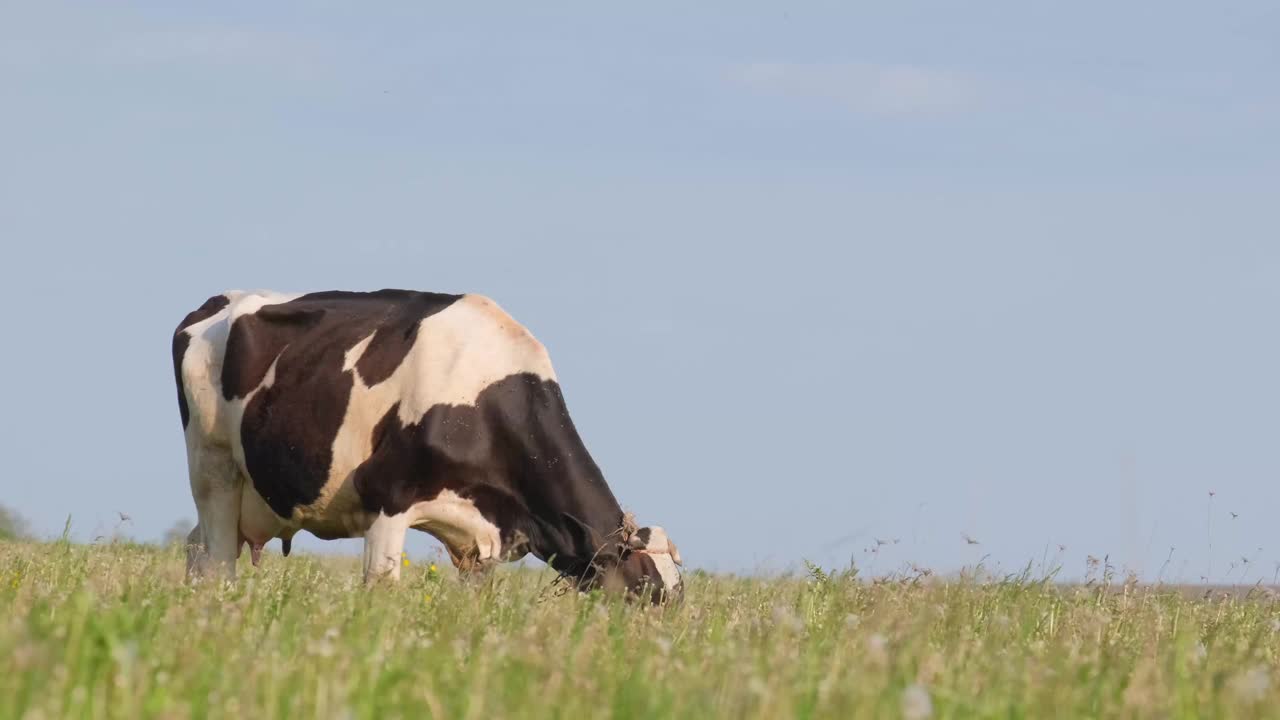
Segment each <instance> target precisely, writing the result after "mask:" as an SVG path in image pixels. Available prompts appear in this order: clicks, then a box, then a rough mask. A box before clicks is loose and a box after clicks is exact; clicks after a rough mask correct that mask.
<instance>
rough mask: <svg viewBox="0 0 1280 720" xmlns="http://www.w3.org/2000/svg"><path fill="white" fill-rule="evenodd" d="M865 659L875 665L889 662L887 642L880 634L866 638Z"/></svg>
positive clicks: (873, 634)
mask: <svg viewBox="0 0 1280 720" xmlns="http://www.w3.org/2000/svg"><path fill="white" fill-rule="evenodd" d="M867 657H868V658H869V659H870V660H871V662H873V663H875V664H877V665H884V664H885V663H887V662H889V640H888V639H887V638H885V636H883V635H881V634H880V633H872V634H871V635H869V636H868V637H867Z"/></svg>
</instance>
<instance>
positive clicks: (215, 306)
mask: <svg viewBox="0 0 1280 720" xmlns="http://www.w3.org/2000/svg"><path fill="white" fill-rule="evenodd" d="M229 302H231V301H230V300H229V299H228V298H227V296H226V295H214V296H213V297H211V298H209V299H208V300H205V301H204V304H203V305H201V306H200V307H198V308H196V309H195V310H192V311H191V312H189V313H187V316H186V317H185V318H183V319H182V322H180V323H178V328H177V329H176V330H174V331H173V377H174V381H175V382H176V383H177V385H178V414H179V415H181V416H182V429H183V430H186V429H187V423H188V422H190V420H191V409H190V408H188V407H187V392H186V388H185V387H183V384H182V358H183V357H185V356H186V354H187V347H188V346H189V345H190V344H191V336H190V335H188V334H187V333H185V332H183V330H186V329H187V328H189V327H191V326H192V325H195V324H196V323H198V322H200V321H202V320H207V319H209V318H210V317H213V316H214V315H216V314H218V312H219V311H221V310H222V309H223V308H225V307H226V306H227V303H229Z"/></svg>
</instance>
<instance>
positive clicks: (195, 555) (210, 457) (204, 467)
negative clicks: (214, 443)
mask: <svg viewBox="0 0 1280 720" xmlns="http://www.w3.org/2000/svg"><path fill="white" fill-rule="evenodd" d="M188 460H189V463H188V464H189V466H190V468H189V469H190V473H191V495H192V497H193V498H194V499H195V501H196V513H197V515H199V521H198V522H197V523H196V528H195V530H193V531H192V533H191V536H190V537H189V538H188V543H189V544H190V545H191V546H192V547H191V548H190V549H189V551H188V555H187V575H188V577H201V576H209V575H222V576H223V577H226V578H227V579H230V580H234V579H235V576H236V558H237V557H238V556H239V555H240V491H241V488H242V487H243V480H242V478H241V476H240V470H239V468H237V467H236V464H235V461H234V460H232V458H231V453H230V452H229V451H228V450H226V449H223V448H209V447H196V448H192V449H191V451H190V452H189V453H188Z"/></svg>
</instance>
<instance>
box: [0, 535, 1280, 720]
mask: <svg viewBox="0 0 1280 720" xmlns="http://www.w3.org/2000/svg"><path fill="white" fill-rule="evenodd" d="M182 557H183V556H182V549H181V548H180V547H176V546H174V547H167V548H166V547H157V546H147V545H136V544H127V543H116V544H103V545H97V546H86V545H78V544H73V543H67V542H54V543H31V542H0V720H3V719H7V718H63V717H75V718H150V717H154V718H220V717H236V718H277V717H278V718H284V717H293V718H302V717H320V718H409V717H428V718H559V717H590V718H646V719H648V720H652V719H653V718H666V717H673V718H716V717H724V718H790V717H803V718H808V717H813V718H826V717H837V718H849V717H859V718H879V717H886V718H898V717H901V718H915V719H920V718H970V717H1001V718H1020V717H1024V718H1050V717H1063V718H1067V717H1070V718H1084V717H1160V718H1170V717H1172V718H1200V717H1266V716H1276V715H1278V714H1280V682H1277V680H1280V678H1278V677H1277V673H1276V660H1277V655H1278V653H1280V606H1278V605H1277V602H1276V598H1275V597H1273V595H1272V594H1271V593H1270V592H1268V591H1265V590H1261V589H1254V590H1252V591H1247V592H1246V591H1241V592H1233V593H1208V596H1207V597H1206V596H1205V593H1203V592H1202V591H1197V592H1195V593H1189V592H1187V591H1186V590H1180V589H1177V588H1164V587H1156V586H1144V585H1141V584H1138V583H1136V582H1133V581H1129V582H1123V581H1118V580H1116V579H1114V578H1111V577H1109V576H1103V577H1100V578H1098V579H1097V580H1095V581H1094V582H1091V583H1089V584H1085V585H1076V586H1062V585H1057V584H1055V583H1053V582H1051V581H1050V579H1049V578H1034V577H1031V576H1029V575H1028V574H1026V573H1024V574H1021V575H1018V576H1014V577H1007V578H994V579H987V580H984V581H981V582H980V581H977V580H974V579H964V578H959V579H948V580H946V581H942V580H939V579H937V578H935V577H930V576H927V575H924V574H918V575H911V576H902V577H894V578H889V579H879V580H872V579H866V578H861V577H859V576H858V574H857V572H856V571H855V570H853V569H848V570H844V571H840V572H833V571H826V570H822V569H820V568H816V567H811V568H810V569H809V571H808V572H807V573H805V574H802V575H796V576H789V577H760V578H753V577H733V576H713V575H707V574H703V573H699V572H691V573H687V574H686V585H687V595H686V600H685V602H684V603H683V604H682V605H680V606H678V607H666V608H652V607H646V606H639V605H634V604H628V603H624V602H620V601H618V600H617V599H616V598H610V597H606V596H602V595H599V594H578V593H560V592H558V590H557V588H556V587H554V586H552V584H551V579H552V576H551V575H550V574H548V573H546V572H540V571H535V570H530V569H519V568H513V569H507V570H502V571H499V572H497V573H496V574H494V575H493V576H492V577H491V578H489V579H488V580H486V581H483V582H480V583H477V584H474V585H473V584H464V583H461V582H459V580H458V578H457V577H455V576H454V575H453V573H452V570H451V569H449V568H442V567H438V566H435V565H433V564H432V563H431V562H429V561H428V560H427V559H425V558H423V559H415V558H406V559H405V562H406V563H407V567H405V568H404V575H405V579H404V580H402V582H401V583H400V584H399V585H395V586H375V587H372V588H366V587H364V586H363V585H362V584H361V583H360V582H359V580H358V572H357V561H356V560H355V559H348V558H340V557H325V556H307V555H294V556H293V557H290V558H282V557H280V556H279V555H275V554H269V555H268V556H267V557H266V558H265V559H264V562H263V564H262V566H261V567H259V568H253V567H252V566H250V565H249V564H248V562H247V560H245V559H242V561H241V564H240V579H239V581H238V582H237V583H235V584H225V583H208V584H203V585H198V586H191V585H188V584H186V583H184V581H183V578H182V572H183V560H182Z"/></svg>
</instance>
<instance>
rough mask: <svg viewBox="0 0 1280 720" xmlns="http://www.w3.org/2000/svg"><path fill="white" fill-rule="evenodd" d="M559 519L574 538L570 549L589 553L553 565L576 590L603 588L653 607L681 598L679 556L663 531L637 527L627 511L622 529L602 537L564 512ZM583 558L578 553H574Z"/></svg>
mask: <svg viewBox="0 0 1280 720" xmlns="http://www.w3.org/2000/svg"><path fill="white" fill-rule="evenodd" d="M563 517H564V518H565V520H566V526H567V527H568V528H569V529H570V531H571V532H572V533H573V534H574V535H575V546H576V547H579V548H584V550H590V549H593V551H592V552H591V556H590V558H589V559H586V560H575V559H574V558H573V557H572V556H569V558H568V562H564V563H563V564H557V563H556V561H555V560H553V561H552V564H553V565H554V566H555V567H556V569H558V570H560V571H561V573H563V574H564V575H565V576H566V577H577V578H578V589H579V590H587V589H590V588H593V587H603V588H604V589H605V590H608V591H611V592H625V593H627V594H628V595H629V596H631V597H633V598H636V599H639V600H649V601H651V602H653V603H655V604H657V603H662V602H672V601H679V600H680V599H681V598H682V597H683V595H684V583H683V581H682V580H681V578H680V570H679V565H680V553H679V551H677V550H676V546H675V543H673V542H671V540H670V538H668V537H667V533H666V531H665V530H663V529H662V528H660V527H657V526H654V527H644V528H642V527H637V525H636V522H635V520H634V518H633V517H632V516H631V514H630V513H626V514H625V515H624V516H623V520H622V525H621V527H618V528H615V529H614V530H613V531H612V532H611V533H608V534H607V535H603V534H602V533H597V532H596V531H595V530H594V529H592V528H591V527H590V526H589V525H587V524H586V523H584V522H582V521H580V520H578V519H577V518H576V517H574V516H573V515H570V514H567V513H566V514H564V515H563ZM602 535H603V536H602ZM582 557H584V555H583V554H579V555H578V558H582Z"/></svg>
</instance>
